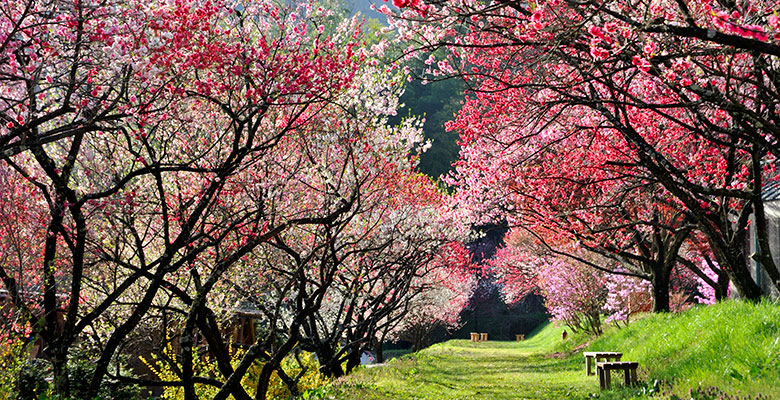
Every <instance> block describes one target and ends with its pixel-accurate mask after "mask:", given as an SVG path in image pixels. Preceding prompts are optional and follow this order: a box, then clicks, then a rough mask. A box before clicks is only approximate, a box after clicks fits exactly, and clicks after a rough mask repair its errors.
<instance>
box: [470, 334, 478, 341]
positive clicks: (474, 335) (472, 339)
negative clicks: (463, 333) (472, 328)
mask: <svg viewBox="0 0 780 400" xmlns="http://www.w3.org/2000/svg"><path fill="white" fill-rule="evenodd" d="M471 341H472V342H479V333H476V332H471Z"/></svg>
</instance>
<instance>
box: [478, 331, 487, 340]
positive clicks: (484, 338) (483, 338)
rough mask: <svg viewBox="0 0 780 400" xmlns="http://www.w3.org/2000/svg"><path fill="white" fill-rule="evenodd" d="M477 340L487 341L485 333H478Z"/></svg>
mask: <svg viewBox="0 0 780 400" xmlns="http://www.w3.org/2000/svg"><path fill="white" fill-rule="evenodd" d="M479 341H480V342H487V333H480V334H479Z"/></svg>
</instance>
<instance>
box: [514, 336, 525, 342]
mask: <svg viewBox="0 0 780 400" xmlns="http://www.w3.org/2000/svg"><path fill="white" fill-rule="evenodd" d="M515 339H517V341H518V342H520V341H523V340H525V335H515Z"/></svg>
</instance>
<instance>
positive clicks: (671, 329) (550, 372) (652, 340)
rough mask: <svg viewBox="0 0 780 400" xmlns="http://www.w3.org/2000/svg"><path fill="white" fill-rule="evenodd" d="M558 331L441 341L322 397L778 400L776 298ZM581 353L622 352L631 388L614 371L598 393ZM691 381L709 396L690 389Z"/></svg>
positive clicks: (779, 316)
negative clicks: (633, 374) (594, 334)
mask: <svg viewBox="0 0 780 400" xmlns="http://www.w3.org/2000/svg"><path fill="white" fill-rule="evenodd" d="M562 330H563V328H556V327H554V326H552V325H551V324H545V325H544V326H542V327H541V328H539V329H537V331H535V332H533V333H531V334H530V335H529V339H528V340H526V341H523V342H497V341H490V342H486V343H471V342H469V341H468V340H450V341H448V342H445V343H440V344H437V345H434V346H431V347H430V348H427V349H425V350H423V351H420V352H417V353H414V354H407V355H404V356H402V357H399V358H396V359H393V360H391V361H389V362H388V363H387V364H386V365H384V366H378V367H373V368H361V369H358V370H357V371H355V372H354V373H353V374H351V375H349V376H348V377H346V378H342V379H340V380H338V381H336V382H334V384H333V385H332V386H331V387H329V388H328V390H327V398H335V399H358V400H368V399H435V400H440V399H495V400H501V399H549V400H552V399H575V400H576V399H589V398H599V399H647V398H662V399H686V400H687V399H695V400H715V399H747V398H748V396H750V397H749V398H751V399H754V398H759V397H757V396H758V395H761V396H762V397H760V398H761V399H767V400H769V399H780V306H778V305H777V304H772V303H762V304H751V303H742V302H737V301H729V302H724V303H721V304H718V305H715V306H712V307H698V308H696V309H694V310H691V311H688V312H685V313H679V314H660V315H648V316H645V317H643V318H641V319H639V320H637V321H635V322H633V323H632V324H631V325H630V326H628V327H625V328H621V329H617V328H614V327H612V328H610V329H608V330H607V331H606V332H605V333H604V335H602V336H601V337H600V338H598V339H595V340H594V338H591V337H587V336H585V335H582V334H577V335H570V336H569V339H567V341H566V342H565V343H563V342H562V341H561V331H562ZM586 344H587V346H586ZM586 350H601V351H622V352H623V353H624V356H623V359H624V360H627V361H638V362H639V365H640V368H639V380H640V385H639V387H636V388H625V387H622V385H621V383H620V382H622V376H621V374H620V373H613V380H612V381H613V385H614V384H615V383H617V385H618V386H617V388H616V389H614V390H610V391H604V392H600V391H599V387H598V380H597V379H596V377H595V376H585V372H584V360H583V358H582V351H586ZM656 383H657V384H658V385H656ZM700 387H702V388H704V390H703V391H702V392H707V391H710V392H711V393H712V394H711V395H707V394H697V393H696V392H697V391H699V388H700ZM659 388H660V393H661V395H660V396H657V395H658V394H659ZM710 388H718V389H717V390H714V391H713V390H712V389H710ZM691 390H693V391H694V392H693V393H691ZM723 392H725V393H729V394H731V395H734V396H733V397H724V396H721V395H720V393H723Z"/></svg>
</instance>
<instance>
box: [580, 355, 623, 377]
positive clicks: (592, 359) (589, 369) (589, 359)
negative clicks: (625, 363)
mask: <svg viewBox="0 0 780 400" xmlns="http://www.w3.org/2000/svg"><path fill="white" fill-rule="evenodd" d="M583 354H584V355H585V375H586V376H587V375H593V364H594V363H597V362H599V360H604V361H620V357H623V353H621V352H618V351H586V352H584V353H583Z"/></svg>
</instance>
